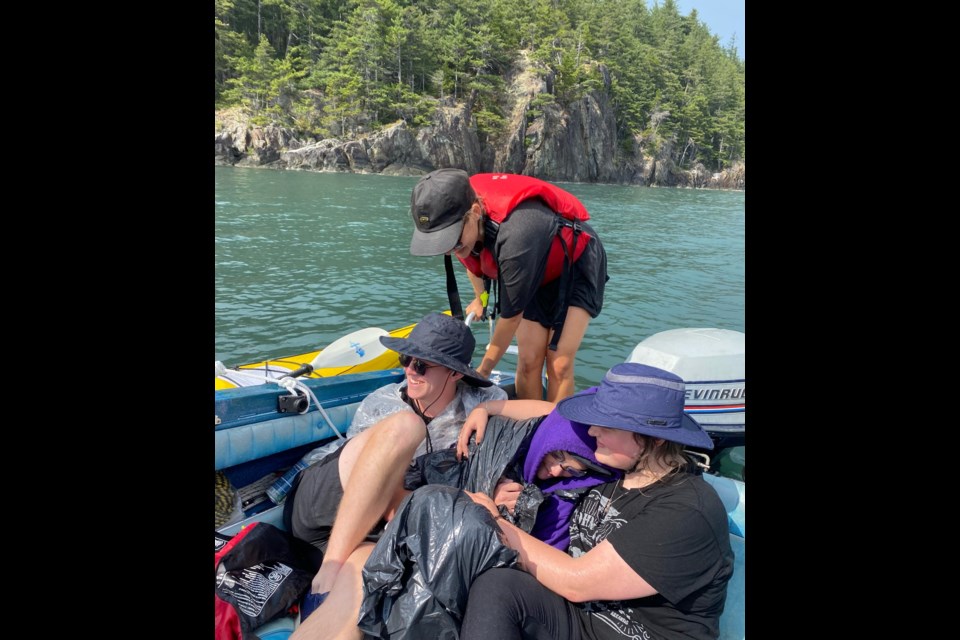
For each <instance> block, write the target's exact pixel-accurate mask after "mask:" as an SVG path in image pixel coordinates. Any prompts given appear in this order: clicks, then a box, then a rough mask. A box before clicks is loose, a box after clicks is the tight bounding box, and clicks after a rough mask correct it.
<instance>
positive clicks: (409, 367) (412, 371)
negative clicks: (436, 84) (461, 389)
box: [403, 358, 462, 415]
mask: <svg viewBox="0 0 960 640" xmlns="http://www.w3.org/2000/svg"><path fill="white" fill-rule="evenodd" d="M420 363H422V364H420ZM418 369H419V370H422V371H423V373H422V374H421V373H417V370H418ZM403 372H404V373H405V374H406V376H407V397H409V398H410V399H411V400H417V401H419V403H420V407H421V409H423V408H425V407H427V406H429V405H430V404H431V403H433V402H435V401H436V400H437V398H439V397H440V394H441V393H443V392H444V390H445V389H450V388H452V389H456V380H457V378H459V377H462V376H461V374H457V373H456V372H454V371H451V370H450V369H448V368H446V367H444V366H443V365H439V364H436V363H435V362H430V361H428V360H419V359H418V358H411V359H410V360H409V361H407V364H406V365H405V366H404V367H403ZM444 406H446V405H444ZM428 415H435V414H434V412H433V411H431V412H430V413H429V414H428Z"/></svg>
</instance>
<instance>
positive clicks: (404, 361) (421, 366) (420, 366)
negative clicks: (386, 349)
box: [400, 354, 442, 376]
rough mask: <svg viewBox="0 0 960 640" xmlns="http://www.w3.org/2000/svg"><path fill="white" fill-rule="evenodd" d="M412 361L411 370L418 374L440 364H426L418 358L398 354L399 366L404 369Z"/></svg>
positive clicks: (420, 374)
mask: <svg viewBox="0 0 960 640" xmlns="http://www.w3.org/2000/svg"><path fill="white" fill-rule="evenodd" d="M411 361H412V362H413V370H414V372H416V374H417V375H418V376H422V375H423V374H425V373H426V372H427V369H432V368H433V367H439V366H442V365H439V364H427V363H426V362H424V361H423V360H421V359H420V358H414V357H413V356H408V355H404V354H401V355H400V366H401V367H403V368H404V369H406V368H407V367H409V366H410V362H411Z"/></svg>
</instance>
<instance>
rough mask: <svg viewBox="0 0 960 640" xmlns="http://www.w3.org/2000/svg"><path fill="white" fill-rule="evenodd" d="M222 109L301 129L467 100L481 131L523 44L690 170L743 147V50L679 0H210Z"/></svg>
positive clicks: (495, 126)
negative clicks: (602, 96)
mask: <svg viewBox="0 0 960 640" xmlns="http://www.w3.org/2000/svg"><path fill="white" fill-rule="evenodd" d="M214 29H215V49H214V89H215V93H214V95H215V101H216V102H215V104H216V106H217V108H218V109H219V108H223V107H227V106H233V105H240V106H242V107H243V108H244V110H246V111H248V112H249V114H250V116H251V117H252V118H254V119H255V120H254V121H255V122H261V123H267V122H274V123H280V124H284V125H286V126H291V127H294V128H295V129H296V130H297V131H300V132H302V133H304V134H307V135H324V136H338V137H351V136H356V135H361V134H363V133H364V132H369V131H371V130H375V129H377V128H379V127H382V126H384V125H386V124H388V123H391V122H395V121H396V120H398V119H401V120H404V121H406V122H407V123H408V124H409V125H411V126H423V125H426V124H429V123H430V119H431V116H432V114H433V112H434V109H435V107H436V105H437V103H438V101H439V102H443V103H450V101H458V102H468V103H469V105H470V107H471V113H472V115H473V117H474V120H475V122H476V126H477V130H478V133H479V134H480V135H481V137H482V139H483V138H489V137H494V136H496V135H498V134H499V133H500V132H501V131H502V130H503V127H504V125H505V119H504V114H503V113H502V111H501V109H502V104H503V101H504V98H505V91H506V84H505V80H506V73H507V71H508V70H510V68H511V66H512V65H513V64H514V62H515V61H516V60H517V59H518V58H519V57H520V56H521V55H522V54H523V55H526V56H528V57H529V59H530V60H531V61H532V62H533V63H534V64H535V65H536V67H537V71H538V72H539V73H541V74H543V77H548V78H551V79H552V84H551V85H548V89H549V91H550V93H541V94H539V95H537V96H535V98H534V99H533V100H532V101H531V103H530V110H529V113H528V116H529V117H531V118H533V117H539V116H541V115H542V114H543V109H544V107H545V106H546V105H548V104H556V105H558V106H559V107H560V108H566V107H567V106H568V105H570V104H571V103H573V102H575V101H577V100H580V99H582V98H583V97H584V96H585V95H587V94H589V93H591V92H598V91H603V90H604V89H605V82H609V85H608V86H609V93H610V98H611V100H612V104H613V106H614V109H615V114H616V118H617V127H618V137H619V140H620V143H621V148H622V149H623V150H625V151H628V150H630V149H632V148H633V146H634V144H635V142H634V141H635V140H640V141H641V144H642V145H643V149H644V153H651V152H654V151H657V150H660V149H663V150H665V151H666V150H669V151H670V153H671V154H672V155H671V158H672V159H673V160H674V162H675V163H676V164H677V165H678V166H680V167H682V168H688V167H691V166H693V165H695V164H696V163H698V162H699V163H703V164H704V165H705V166H708V167H711V168H712V169H714V170H721V169H724V168H727V167H729V166H730V165H731V164H732V163H734V162H738V161H742V160H743V159H744V157H745V137H744V117H745V109H744V63H743V61H742V60H740V59H739V57H738V54H737V50H736V42H735V41H731V42H729V43H727V45H725V46H722V45H721V44H720V43H719V41H718V38H717V37H716V36H714V35H712V34H711V33H710V32H709V30H708V29H707V27H706V26H705V25H704V24H703V23H702V22H700V20H699V18H698V16H697V13H696V11H695V10H694V11H691V12H690V14H689V15H686V16H684V15H681V13H680V11H679V8H678V6H677V4H676V1H675V0H658V1H657V2H649V0H458V1H457V2H455V3H454V2H448V1H445V0H440V2H437V1H436V0H432V1H431V2H427V1H426V0H346V1H344V0H214Z"/></svg>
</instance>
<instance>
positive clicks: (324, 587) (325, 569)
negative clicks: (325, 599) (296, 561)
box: [310, 560, 343, 593]
mask: <svg viewBox="0 0 960 640" xmlns="http://www.w3.org/2000/svg"><path fill="white" fill-rule="evenodd" d="M342 566H343V563H342V562H336V561H334V560H329V561H328V560H324V562H323V564H322V565H320V570H319V571H317V575H315V576H313V580H312V581H311V582H310V593H327V592H328V591H331V590H332V589H333V583H334V582H336V580H337V574H338V573H340V568H341V567H342Z"/></svg>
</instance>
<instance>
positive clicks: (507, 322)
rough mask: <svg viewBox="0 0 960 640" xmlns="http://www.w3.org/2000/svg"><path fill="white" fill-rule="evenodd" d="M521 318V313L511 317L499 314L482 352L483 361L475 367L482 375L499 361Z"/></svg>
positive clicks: (487, 372) (486, 373)
mask: <svg viewBox="0 0 960 640" xmlns="http://www.w3.org/2000/svg"><path fill="white" fill-rule="evenodd" d="M521 320H523V314H522V313H518V314H517V315H515V316H513V317H512V318H504V317H503V316H500V319H499V320H497V326H495V327H494V328H493V337H492V338H490V346H489V347H487V351H486V353H484V354H483V362H481V363H480V366H479V367H477V371H479V372H480V373H482V374H483V375H484V376H487V377H489V376H490V372H492V371H493V368H494V367H495V366H497V363H498V362H500V358H502V357H503V354H504V353H506V352H507V347H509V346H510V341H511V340H513V336H514V334H515V333H516V332H517V327H519V326H520V321H521Z"/></svg>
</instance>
